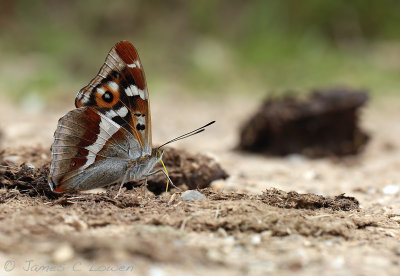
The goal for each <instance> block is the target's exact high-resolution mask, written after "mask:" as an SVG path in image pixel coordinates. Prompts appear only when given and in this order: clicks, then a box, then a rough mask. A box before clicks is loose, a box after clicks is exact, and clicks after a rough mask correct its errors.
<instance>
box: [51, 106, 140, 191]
mask: <svg viewBox="0 0 400 276" xmlns="http://www.w3.org/2000/svg"><path fill="white" fill-rule="evenodd" d="M141 150H142V149H141V147H140V145H139V144H138V143H137V141H136V140H135V139H134V138H133V136H132V134H131V133H129V132H128V131H127V130H125V129H124V128H122V127H121V126H119V125H118V124H116V123H115V122H113V121H112V120H110V119H109V118H108V117H107V116H105V115H104V114H102V113H100V112H99V111H98V110H96V109H94V108H92V107H82V108H78V109H74V110H72V111H70V112H68V113H67V114H66V115H64V116H63V117H62V118H61V119H60V120H59V122H58V125H57V129H56V132H55V134H54V143H53V145H52V149H51V155H52V156H51V159H52V162H51V167H50V174H49V184H50V187H52V189H53V190H55V191H56V192H63V191H67V190H80V189H90V188H95V187H101V186H104V185H107V184H111V183H114V182H116V181H118V180H120V178H121V176H122V175H123V174H124V172H125V171H126V169H127V164H128V163H129V160H130V159H131V158H134V159H135V158H139V157H140V156H141V155H142V152H141Z"/></svg>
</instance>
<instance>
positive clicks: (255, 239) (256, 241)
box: [251, 235, 261, 244]
mask: <svg viewBox="0 0 400 276" xmlns="http://www.w3.org/2000/svg"><path fill="white" fill-rule="evenodd" d="M260 242H261V237H260V236H259V235H256V236H253V237H252V238H251V243H252V244H260Z"/></svg>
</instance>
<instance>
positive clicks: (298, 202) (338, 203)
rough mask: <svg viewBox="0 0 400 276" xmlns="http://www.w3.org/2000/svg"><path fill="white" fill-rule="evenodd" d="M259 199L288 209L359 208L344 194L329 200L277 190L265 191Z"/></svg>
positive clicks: (348, 209)
mask: <svg viewBox="0 0 400 276" xmlns="http://www.w3.org/2000/svg"><path fill="white" fill-rule="evenodd" d="M260 199H261V201H263V202H264V203H266V204H268V205H271V206H275V207H279V208H289V209H309V210H316V209H321V208H328V209H332V210H334V211H351V210H357V209H358V208H359V206H360V204H359V202H358V200H357V199H355V198H354V197H347V196H344V194H341V195H338V196H335V197H334V198H331V197H324V196H321V195H315V194H299V193H297V192H288V193H286V192H284V191H281V190H277V189H269V190H266V191H265V192H264V193H263V194H262V196H261V198H260Z"/></svg>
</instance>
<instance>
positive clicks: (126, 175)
mask: <svg viewBox="0 0 400 276" xmlns="http://www.w3.org/2000/svg"><path fill="white" fill-rule="evenodd" d="M128 173H129V170H128V171H127V172H126V173H125V175H124V178H123V179H122V182H121V185H120V186H119V189H118V193H117V194H116V195H115V196H114V199H116V198H117V197H118V196H119V194H120V193H121V190H122V187H123V186H124V183H125V181H126V178H127V177H128Z"/></svg>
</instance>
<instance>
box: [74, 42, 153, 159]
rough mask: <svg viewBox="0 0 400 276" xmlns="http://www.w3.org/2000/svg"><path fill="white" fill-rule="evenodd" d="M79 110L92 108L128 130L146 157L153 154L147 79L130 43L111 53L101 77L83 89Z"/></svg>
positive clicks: (100, 73)
mask: <svg viewBox="0 0 400 276" xmlns="http://www.w3.org/2000/svg"><path fill="white" fill-rule="evenodd" d="M75 105H76V107H83V106H92V107H94V108H96V109H97V110H99V111H100V112H101V113H103V114H104V115H105V116H107V117H108V118H110V119H111V120H112V121H114V122H116V123H117V124H119V125H121V126H122V127H123V128H124V129H126V130H128V131H129V132H130V133H131V134H132V135H133V136H134V138H135V139H136V140H137V141H138V143H139V145H140V146H141V147H142V148H143V154H145V155H150V154H151V145H152V141H151V118H150V105H149V95H148V90H147V84H146V78H145V74H144V71H143V66H142V64H141V62H140V59H139V55H138V54H137V51H136V49H135V48H134V47H133V45H132V44H131V43H129V42H127V41H121V42H119V43H117V44H116V45H115V46H114V47H113V48H112V49H111V51H110V52H109V53H108V55H107V58H106V60H105V62H104V65H103V66H102V67H101V69H100V71H99V73H98V74H97V76H96V77H95V78H94V79H92V80H91V82H90V83H89V84H88V85H87V86H86V87H84V88H83V89H81V90H80V91H79V93H78V95H77V96H76V99H75Z"/></svg>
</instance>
